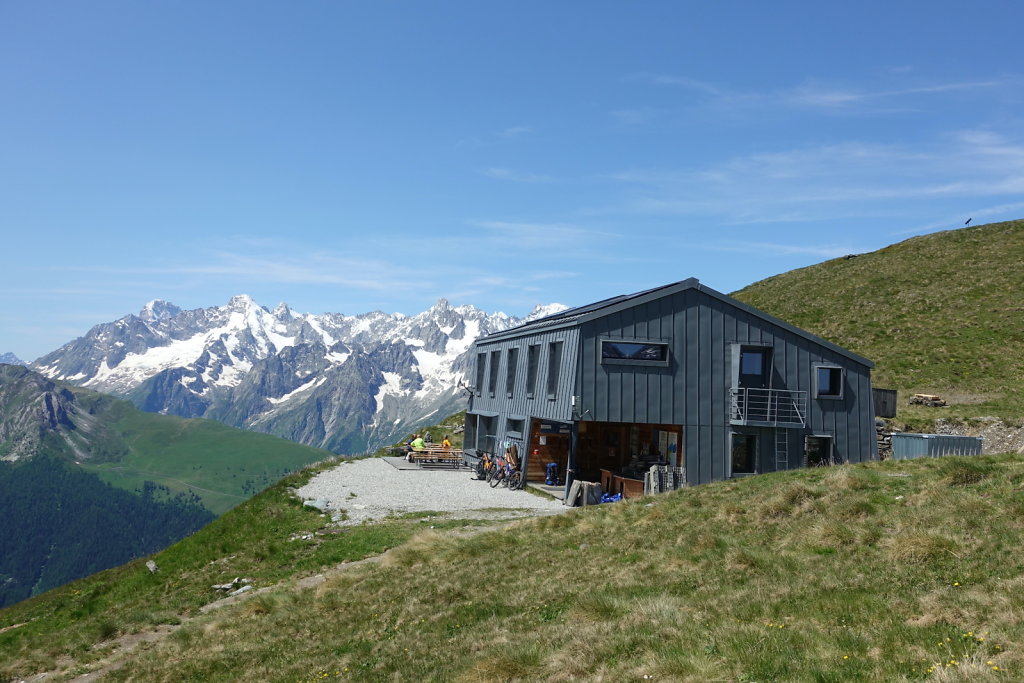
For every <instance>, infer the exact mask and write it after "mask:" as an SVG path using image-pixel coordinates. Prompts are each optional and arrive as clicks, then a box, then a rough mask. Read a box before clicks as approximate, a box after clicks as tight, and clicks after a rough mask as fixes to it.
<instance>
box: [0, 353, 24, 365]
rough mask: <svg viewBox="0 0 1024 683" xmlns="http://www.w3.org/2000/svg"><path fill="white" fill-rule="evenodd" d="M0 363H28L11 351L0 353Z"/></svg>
mask: <svg viewBox="0 0 1024 683" xmlns="http://www.w3.org/2000/svg"><path fill="white" fill-rule="evenodd" d="M0 363H6V364H7V365H28V363H26V362H25V361H23V360H22V359H20V358H18V357H17V356H15V355H14V354H13V353H10V352H7V353H0Z"/></svg>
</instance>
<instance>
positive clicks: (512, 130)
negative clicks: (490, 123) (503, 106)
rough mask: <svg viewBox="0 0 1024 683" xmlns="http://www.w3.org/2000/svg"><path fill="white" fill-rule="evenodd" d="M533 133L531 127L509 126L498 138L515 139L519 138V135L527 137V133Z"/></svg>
mask: <svg viewBox="0 0 1024 683" xmlns="http://www.w3.org/2000/svg"><path fill="white" fill-rule="evenodd" d="M532 132H533V128H532V127H530V126H509V127H508V128H506V129H505V130H503V131H501V132H500V133H498V137H502V138H514V137H517V136H519V135H526V134H527V133H532Z"/></svg>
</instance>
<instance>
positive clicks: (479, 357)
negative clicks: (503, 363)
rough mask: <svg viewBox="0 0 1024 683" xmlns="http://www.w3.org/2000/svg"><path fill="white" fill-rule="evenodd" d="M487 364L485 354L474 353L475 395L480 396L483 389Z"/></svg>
mask: <svg viewBox="0 0 1024 683" xmlns="http://www.w3.org/2000/svg"><path fill="white" fill-rule="evenodd" d="M486 366H487V354H486V353H478V354H476V387H475V389H476V395H477V396H480V395H481V394H482V393H483V391H484V372H485V368H486Z"/></svg>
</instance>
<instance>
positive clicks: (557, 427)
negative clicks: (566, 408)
mask: <svg viewBox="0 0 1024 683" xmlns="http://www.w3.org/2000/svg"><path fill="white" fill-rule="evenodd" d="M539 431H540V433H541V434H565V435H566V436H568V435H569V431H570V428H569V425H568V424H566V423H565V422H541V423H540V426H539Z"/></svg>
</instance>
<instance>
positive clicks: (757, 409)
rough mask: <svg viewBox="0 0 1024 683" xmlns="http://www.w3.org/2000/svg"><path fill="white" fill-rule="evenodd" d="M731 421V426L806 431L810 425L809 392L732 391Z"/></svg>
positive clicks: (746, 388) (778, 390)
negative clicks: (784, 428) (756, 425)
mask: <svg viewBox="0 0 1024 683" xmlns="http://www.w3.org/2000/svg"><path fill="white" fill-rule="evenodd" d="M729 391H730V400H729V420H730V422H732V424H740V425H743V424H758V425H767V426H793V427H804V426H806V424H807V419H806V418H807V392H806V391H791V390H789V389H752V388H749V387H740V388H738V389H730V390H729Z"/></svg>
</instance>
